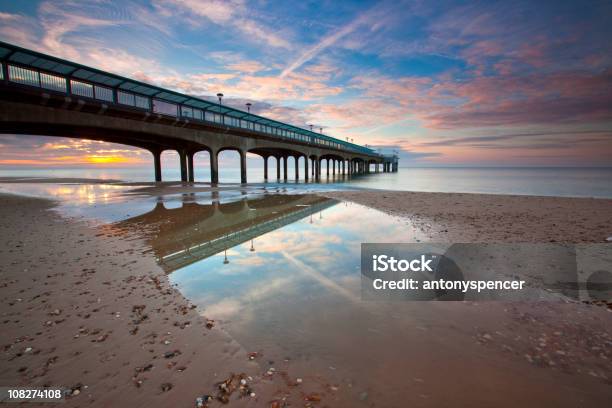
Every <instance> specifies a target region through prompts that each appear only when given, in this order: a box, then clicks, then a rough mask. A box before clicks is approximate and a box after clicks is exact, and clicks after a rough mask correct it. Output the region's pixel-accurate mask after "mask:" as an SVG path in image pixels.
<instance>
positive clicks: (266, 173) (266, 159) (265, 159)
mask: <svg viewBox="0 0 612 408" xmlns="http://www.w3.org/2000/svg"><path fill="white" fill-rule="evenodd" d="M263 159H264V180H266V181H268V156H264V158H263Z"/></svg>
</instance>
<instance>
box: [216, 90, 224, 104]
mask: <svg viewBox="0 0 612 408" xmlns="http://www.w3.org/2000/svg"><path fill="white" fill-rule="evenodd" d="M217 98H219V105H221V99H223V94H222V93H221V92H219V93H218V94H217Z"/></svg>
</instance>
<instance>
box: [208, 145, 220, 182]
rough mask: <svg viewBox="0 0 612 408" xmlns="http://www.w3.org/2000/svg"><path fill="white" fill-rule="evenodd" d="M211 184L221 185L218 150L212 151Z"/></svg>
mask: <svg viewBox="0 0 612 408" xmlns="http://www.w3.org/2000/svg"><path fill="white" fill-rule="evenodd" d="M210 182H211V184H219V152H217V151H216V150H211V151H210Z"/></svg>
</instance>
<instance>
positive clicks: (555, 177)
mask: <svg viewBox="0 0 612 408" xmlns="http://www.w3.org/2000/svg"><path fill="white" fill-rule="evenodd" d="M263 173H264V172H263V168H262V166H250V167H249V169H248V181H249V183H264V174H263ZM288 173H289V174H288V180H287V182H286V183H288V184H292V185H296V187H299V185H300V184H304V182H303V167H301V168H300V181H299V182H298V183H296V182H295V179H294V168H293V166H290V167H289V171H288ZM330 173H331V171H330ZM269 174H270V176H271V178H270V179H269V184H275V183H277V180H276V168H275V165H271V166H270V167H269ZM321 174H322V179H321V184H322V185H327V187H335V188H343V187H346V188H368V189H383V190H399V191H427V192H453V193H485V194H511V195H536V196H556V197H595V198H612V167H400V168H399V170H398V172H395V173H370V174H367V175H359V176H354V177H350V178H348V177H342V176H339V175H336V176H333V175H332V174H330V175H329V176H327V171H326V169H325V167H323V169H322V171H321ZM162 175H163V179H164V181H172V180H180V172H179V170H178V169H176V168H164V170H163V173H162ZM195 175H196V178H195V181H196V182H203V183H207V182H209V181H210V172H209V169H208V167H204V166H202V167H196V169H195ZM0 177H62V178H64V177H68V178H93V179H116V180H122V181H128V182H142V181H152V180H153V171H152V169H151V168H134V167H132V168H115V167H107V168H102V167H92V168H59V167H54V168H45V169H41V168H0ZM219 178H220V182H221V183H239V182H240V169H239V168H236V167H225V168H224V167H223V166H221V168H220V172H219ZM283 183H285V182H284V180H281V182H280V184H283ZM309 184H311V183H309Z"/></svg>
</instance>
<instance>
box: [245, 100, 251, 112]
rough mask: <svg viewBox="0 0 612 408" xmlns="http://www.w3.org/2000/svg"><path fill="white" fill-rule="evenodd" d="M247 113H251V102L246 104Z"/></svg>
mask: <svg viewBox="0 0 612 408" xmlns="http://www.w3.org/2000/svg"><path fill="white" fill-rule="evenodd" d="M246 107H247V113H251V102H247V103H246Z"/></svg>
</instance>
